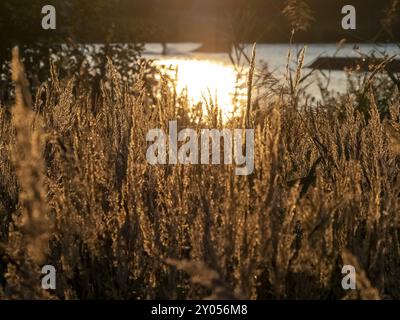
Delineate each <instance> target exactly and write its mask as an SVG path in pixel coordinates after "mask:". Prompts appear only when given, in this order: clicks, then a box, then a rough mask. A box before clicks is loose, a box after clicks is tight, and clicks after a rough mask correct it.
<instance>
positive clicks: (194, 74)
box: [157, 59, 237, 119]
mask: <svg viewBox="0 0 400 320" xmlns="http://www.w3.org/2000/svg"><path fill="white" fill-rule="evenodd" d="M157 63H158V64H159V65H163V66H166V67H171V68H173V69H174V70H176V68H177V69H178V75H177V90H178V93H182V92H183V91H184V90H187V95H188V98H189V100H190V102H192V103H194V104H196V103H199V102H204V99H207V100H209V99H210V95H211V98H212V101H213V102H214V103H215V100H216V99H215V98H217V100H218V106H219V108H220V109H221V110H222V116H223V118H224V119H226V118H229V117H230V116H232V114H233V112H234V111H235V110H234V103H233V98H234V95H235V91H236V90H235V89H236V87H237V81H236V79H237V77H236V73H235V70H234V68H233V67H232V66H229V65H226V64H223V63H218V62H215V61H209V60H189V59H185V60H183V59H182V60H179V59H165V60H159V61H157ZM174 75H175V73H173V74H171V76H174ZM204 111H205V112H207V110H204Z"/></svg>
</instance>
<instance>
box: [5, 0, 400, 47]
mask: <svg viewBox="0 0 400 320" xmlns="http://www.w3.org/2000/svg"><path fill="white" fill-rule="evenodd" d="M301 2H304V3H306V5H308V6H309V8H310V13H311V14H312V16H313V20H312V21H311V23H310V25H309V28H308V29H307V30H303V31H301V32H298V33H297V35H296V40H297V41H304V42H336V41H339V40H341V39H342V38H346V39H348V40H349V41H356V42H367V41H372V40H380V41H393V37H394V38H397V39H398V38H399V34H400V28H399V27H400V24H399V21H398V20H393V21H391V23H392V24H391V28H392V30H397V31H395V32H394V33H393V34H391V35H390V34H388V32H383V31H385V30H383V28H382V19H383V18H385V17H386V16H387V14H385V10H386V9H387V8H389V7H390V6H391V4H393V3H396V0H382V1H376V0H350V1H349V0H324V1H321V0H301V1H300V0H218V1H217V0H146V1H144V0H91V1H80V0H52V1H49V0H2V1H1V2H0V18H1V19H0V29H1V30H2V32H1V34H2V36H1V37H2V39H1V42H2V43H3V46H4V45H6V43H7V42H21V41H23V42H25V43H26V42H37V41H46V40H50V41H55V40H64V38H65V37H68V38H72V39H75V40H76V41H81V42H82V41H83V42H93V41H95V42H104V41H143V42H162V41H168V42H181V41H206V40H208V39H210V38H212V37H217V38H221V37H227V38H229V39H233V40H241V41H260V42H287V41H288V38H289V35H290V30H291V25H290V22H289V21H288V19H287V17H285V15H284V14H283V13H282V11H283V10H284V8H285V6H287V5H288V3H292V4H293V5H298V4H299V3H301ZM397 2H398V1H397ZM45 4H54V5H55V6H56V8H57V30H56V31H52V32H49V31H43V30H41V27H40V22H41V17H42V16H41V12H40V8H41V6H43V5H45ZM346 4H352V5H354V6H355V7H356V9H357V30H355V31H354V30H352V31H345V30H343V29H342V28H341V19H342V14H341V8H342V7H343V6H344V5H346ZM394 9H395V11H396V10H398V9H399V6H397V8H396V7H395V6H394ZM296 10H297V9H295V10H294V12H296ZM298 11H299V12H298V13H296V14H297V15H298V17H301V15H302V12H300V11H301V10H298Z"/></svg>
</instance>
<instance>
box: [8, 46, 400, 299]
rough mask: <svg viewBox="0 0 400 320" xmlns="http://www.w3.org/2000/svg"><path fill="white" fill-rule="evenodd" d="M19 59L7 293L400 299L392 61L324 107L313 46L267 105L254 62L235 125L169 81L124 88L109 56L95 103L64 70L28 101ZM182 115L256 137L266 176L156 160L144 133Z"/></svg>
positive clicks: (328, 98) (202, 125) (260, 170)
mask: <svg viewBox="0 0 400 320" xmlns="http://www.w3.org/2000/svg"><path fill="white" fill-rule="evenodd" d="M20 59H21V57H20V56H19V54H18V50H16V49H15V50H14V52H13V62H12V77H13V81H14V83H15V102H13V103H10V104H9V105H7V104H6V105H2V106H1V107H0V177H1V179H0V257H1V260H0V298H1V299H236V298H243V299H400V289H399V288H400V246H399V240H400V238H399V231H400V224H399V222H400V221H399V218H400V216H399V213H400V210H399V209H400V201H399V200H400V198H399V192H400V177H399V174H400V170H399V166H400V162H399V156H400V129H399V128H400V95H399V91H398V89H396V85H394V84H393V83H392V82H391V79H390V78H388V77H387V76H385V75H384V74H383V73H382V72H381V71H382V66H377V67H376V68H375V69H374V70H371V71H372V72H371V73H369V74H367V75H365V76H364V77H363V78H362V77H361V76H360V79H361V80H360V79H359V80H360V85H358V86H355V85H354V86H349V90H348V92H346V93H345V94H340V95H331V94H330V93H329V92H323V93H324V95H323V99H322V101H320V102H318V103H316V102H313V101H312V99H309V98H308V97H307V96H306V95H305V94H304V90H303V88H302V85H303V81H302V79H303V75H302V69H303V61H304V51H302V53H301V54H300V55H299V56H298V57H297V62H296V64H295V66H294V68H293V70H291V69H290V68H289V67H288V73H287V77H286V81H285V82H284V83H280V84H279V85H277V84H276V83H274V85H273V88H270V89H268V88H267V91H268V90H270V91H269V94H267V95H263V96H261V97H256V96H254V95H252V93H253V92H254V91H253V90H254V88H253V86H254V85H255V83H256V81H255V77H256V73H257V70H255V66H254V57H253V58H252V59H251V61H250V65H249V68H248V72H247V73H246V77H247V85H248V88H247V101H246V102H245V103H244V104H243V105H242V106H241V108H240V110H242V112H241V113H240V114H238V115H237V116H235V117H232V118H231V119H229V121H223V119H222V116H221V113H220V112H219V109H218V103H217V102H215V101H213V100H212V99H209V100H206V101H205V102H204V104H205V108H206V110H208V112H207V113H205V112H204V106H201V105H191V104H190V101H189V100H188V99H187V97H185V96H184V95H179V94H177V92H176V90H174V89H173V88H174V83H173V80H171V79H169V78H166V77H163V76H161V79H160V81H159V84H158V85H157V86H155V85H154V86H153V87H152V86H150V87H149V85H148V81H147V78H146V74H145V71H144V70H141V69H139V70H138V72H137V74H136V75H135V79H134V81H133V82H132V84H131V85H129V86H128V85H127V83H126V82H125V81H124V80H123V77H121V75H120V74H119V72H118V70H117V69H116V68H115V66H114V65H113V62H112V60H111V59H109V60H108V63H107V65H106V73H105V76H104V77H103V78H102V79H101V81H100V89H101V90H100V91H99V94H98V95H97V96H96V97H94V96H93V94H92V92H91V91H90V90H89V89H88V88H87V87H85V86H83V85H80V84H79V83H78V82H77V81H76V78H74V77H73V76H72V77H62V76H60V74H59V72H60V71H59V70H57V68H55V67H53V68H52V69H51V78H50V80H49V81H46V82H44V83H42V84H41V85H40V86H39V87H38V88H37V90H36V91H35V92H34V94H33V95H31V91H30V86H29V84H28V80H27V78H26V76H25V72H24V69H23V65H22V64H21V62H20ZM154 91H157V93H156V94H155V95H154V94H153V93H154ZM150 97H152V98H150ZM174 120H177V121H178V123H179V126H180V127H181V128H192V129H195V130H196V131H197V132H199V133H200V132H201V130H202V129H211V128H215V129H219V130H222V129H224V128H226V129H233V128H238V127H239V128H254V129H255V146H254V150H255V159H254V165H255V166H254V173H253V174H252V175H249V176H237V175H235V173H234V170H235V166H233V165H224V164H221V165H182V164H176V165H156V166H153V165H150V164H148V163H147V161H146V150H147V148H148V143H147V142H146V133H147V132H148V131H149V130H151V129H154V128H163V129H164V130H165V131H167V128H168V122H169V121H174ZM43 265H53V266H55V267H56V270H57V288H56V289H55V290H50V291H45V290H42V288H41V285H40V283H41V282H40V279H41V276H42V275H41V272H40V271H41V267H42V266H43ZM343 265H353V266H355V268H356V270H357V290H349V291H345V290H343V288H342V287H341V280H342V277H343V275H342V273H341V270H342V266H343Z"/></svg>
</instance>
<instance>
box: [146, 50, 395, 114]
mask: <svg viewBox="0 0 400 320" xmlns="http://www.w3.org/2000/svg"><path fill="white" fill-rule="evenodd" d="M200 46H201V44H199V43H179V44H177V43H170V44H168V45H167V54H166V55H162V50H163V49H162V46H161V44H146V46H145V54H144V56H145V57H147V58H150V59H153V60H154V61H155V63H156V64H158V65H163V66H167V67H172V68H177V75H176V76H177V87H178V90H180V91H181V90H187V94H188V97H189V98H190V99H191V100H192V101H193V102H195V103H196V102H199V101H202V100H203V99H204V97H209V95H212V96H213V97H217V98H218V103H219V105H220V106H221V107H222V109H223V110H224V112H225V113H230V112H231V111H232V96H233V94H234V93H235V90H236V87H237V85H236V83H237V82H236V79H237V73H236V72H235V69H234V67H233V65H232V63H231V61H230V59H229V55H228V54H227V53H198V52H194V51H195V50H196V49H197V48H199V47H200ZM251 47H252V46H251V45H248V46H247V49H246V50H247V52H248V54H249V55H250V52H251ZM303 47H306V55H305V63H304V65H305V66H307V65H309V64H310V63H312V62H313V61H314V60H315V59H316V58H317V57H319V56H337V57H360V53H361V54H371V53H375V54H376V56H378V57H379V56H380V54H379V53H380V52H385V53H386V54H388V55H390V56H392V55H397V57H398V56H399V55H400V48H399V47H398V46H397V45H395V44H380V45H374V44H359V45H355V44H345V45H343V46H341V47H340V48H338V46H337V45H336V44H305V45H304V44H293V45H292V46H291V50H292V61H295V59H296V57H297V54H298V52H300V50H301V49H302V48H303ZM288 50H289V45H288V44H258V45H257V50H256V61H257V65H258V66H259V67H260V66H261V65H262V64H267V65H268V69H269V70H270V71H272V72H273V74H274V76H275V77H276V78H278V79H283V78H284V75H285V70H286V64H287V54H288ZM309 70H310V69H305V70H304V72H307V71H309ZM325 74H329V76H330V82H329V86H328V88H329V89H330V90H333V91H336V92H344V91H345V90H346V87H347V80H346V75H345V73H344V72H338V71H333V72H325ZM174 76H175V75H174ZM318 78H319V79H323V76H322V74H321V72H315V74H314V75H313V76H312V77H310V78H309V80H308V81H309V83H310V87H309V88H308V89H307V90H308V93H310V94H312V95H313V96H314V97H315V98H317V99H318V98H319V97H320V93H319V90H318V85H317V79H318ZM236 92H237V91H236Z"/></svg>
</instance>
